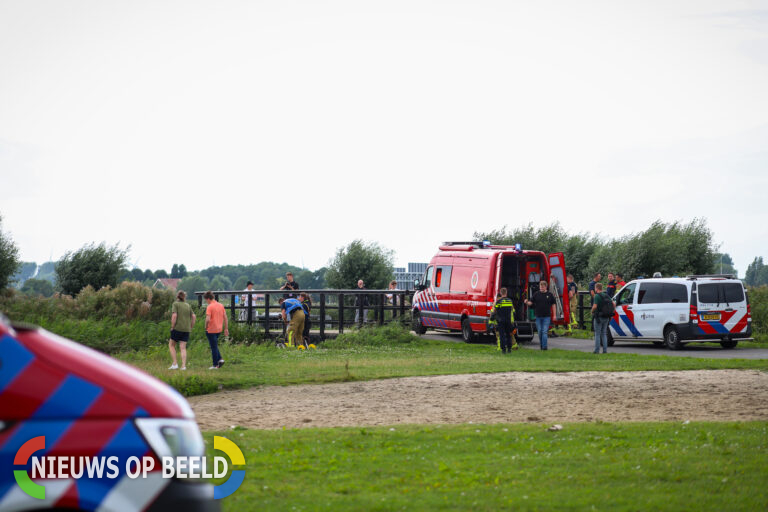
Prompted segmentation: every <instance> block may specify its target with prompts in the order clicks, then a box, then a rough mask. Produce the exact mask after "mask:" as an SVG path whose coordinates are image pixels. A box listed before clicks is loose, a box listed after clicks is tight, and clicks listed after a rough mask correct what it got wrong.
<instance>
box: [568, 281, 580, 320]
mask: <svg viewBox="0 0 768 512" xmlns="http://www.w3.org/2000/svg"><path fill="white" fill-rule="evenodd" d="M566 281H567V282H568V288H567V290H568V302H569V303H570V306H571V307H570V310H571V318H570V320H571V321H570V323H569V324H568V334H571V333H572V332H573V327H574V326H575V325H578V322H576V309H577V308H578V302H579V301H578V296H579V287H578V286H576V283H575V282H574V281H573V274H568V276H567V277H566Z"/></svg>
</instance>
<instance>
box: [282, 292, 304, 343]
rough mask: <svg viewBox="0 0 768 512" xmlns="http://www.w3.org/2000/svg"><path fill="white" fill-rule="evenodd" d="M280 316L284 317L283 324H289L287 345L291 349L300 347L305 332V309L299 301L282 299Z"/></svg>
mask: <svg viewBox="0 0 768 512" xmlns="http://www.w3.org/2000/svg"><path fill="white" fill-rule="evenodd" d="M280 314H281V315H282V316H283V322H289V320H290V323H289V324H288V332H287V336H288V339H287V345H288V346H289V347H298V346H299V343H301V342H302V333H303V332H304V319H305V315H304V308H303V307H302V306H301V302H299V301H298V299H285V298H283V297H281V298H280Z"/></svg>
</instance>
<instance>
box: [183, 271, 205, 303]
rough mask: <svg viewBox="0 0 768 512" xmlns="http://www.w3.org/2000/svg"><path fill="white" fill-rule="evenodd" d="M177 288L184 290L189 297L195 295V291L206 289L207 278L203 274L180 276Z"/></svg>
mask: <svg viewBox="0 0 768 512" xmlns="http://www.w3.org/2000/svg"><path fill="white" fill-rule="evenodd" d="M178 289H179V290H184V291H185V292H186V293H187V295H188V296H189V297H190V298H194V297H195V292H204V291H206V290H208V280H207V279H206V278H205V277H203V276H197V275H193V276H187V277H182V278H181V281H179V286H178Z"/></svg>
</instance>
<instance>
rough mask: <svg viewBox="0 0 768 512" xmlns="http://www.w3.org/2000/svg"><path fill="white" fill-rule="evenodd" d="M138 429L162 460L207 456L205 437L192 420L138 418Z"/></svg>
mask: <svg viewBox="0 0 768 512" xmlns="http://www.w3.org/2000/svg"><path fill="white" fill-rule="evenodd" d="M136 428H138V429H139V432H141V434H142V435H143V436H144V439H146V440H147V443H149V446H150V447H151V448H152V450H153V451H154V452H155V454H156V455H157V456H158V457H160V458H162V457H174V458H176V457H202V456H203V455H205V443H204V442H203V436H202V434H200V429H199V428H198V427H197V423H195V422H194V421H192V420H182V419H172V418H137V419H136Z"/></svg>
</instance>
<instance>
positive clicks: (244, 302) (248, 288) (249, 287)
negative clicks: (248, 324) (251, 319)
mask: <svg viewBox="0 0 768 512" xmlns="http://www.w3.org/2000/svg"><path fill="white" fill-rule="evenodd" d="M243 291H244V292H252V291H253V281H248V284H246V285H245V290H243ZM249 298H250V301H251V307H252V308H253V306H254V305H255V304H256V297H254V296H253V294H252V293H245V294H243V295H241V296H240V305H241V306H242V307H243V309H241V310H240V315H239V317H240V321H241V322H245V321H246V320H248V300H249Z"/></svg>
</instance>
